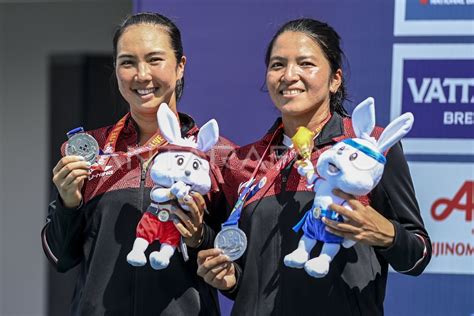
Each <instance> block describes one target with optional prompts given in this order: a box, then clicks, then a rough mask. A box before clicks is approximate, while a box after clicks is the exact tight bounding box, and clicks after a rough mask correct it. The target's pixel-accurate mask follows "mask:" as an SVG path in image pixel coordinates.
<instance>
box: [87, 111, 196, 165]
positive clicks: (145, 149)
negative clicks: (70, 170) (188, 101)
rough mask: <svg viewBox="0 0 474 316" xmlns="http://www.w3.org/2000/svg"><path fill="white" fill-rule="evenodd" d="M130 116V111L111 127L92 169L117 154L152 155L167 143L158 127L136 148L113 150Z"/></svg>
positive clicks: (129, 156)
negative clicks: (125, 150)
mask: <svg viewBox="0 0 474 316" xmlns="http://www.w3.org/2000/svg"><path fill="white" fill-rule="evenodd" d="M129 117H130V112H129V113H127V114H126V115H125V116H124V117H122V118H121V119H120V120H119V121H118V122H117V123H116V124H115V125H114V127H113V128H112V131H111V132H110V133H109V135H108V136H107V139H106V141H105V145H104V150H103V154H102V155H100V156H99V159H98V160H97V164H94V166H93V167H95V166H96V167H95V168H94V169H99V170H100V169H102V168H103V166H105V165H106V164H107V163H108V161H109V160H110V158H112V157H117V156H125V157H128V158H131V157H133V156H141V157H143V156H144V154H146V153H148V154H149V153H151V155H150V156H152V155H153V154H154V153H155V152H156V151H157V150H158V148H159V147H160V146H163V145H165V144H167V141H166V140H165V139H164V137H163V136H162V135H161V133H160V130H159V129H158V130H157V132H156V133H155V134H154V135H153V136H152V137H151V138H150V139H149V140H148V141H147V142H146V143H145V144H144V145H143V146H140V147H137V148H134V149H133V150H131V151H127V152H115V147H116V146H117V141H118V137H119V135H120V133H121V132H122V130H123V128H124V127H125V123H126V122H127V120H128V118H129ZM194 131H195V128H192V129H191V130H189V131H188V135H189V134H191V133H193V132H194Z"/></svg>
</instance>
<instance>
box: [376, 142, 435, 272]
mask: <svg viewBox="0 0 474 316" xmlns="http://www.w3.org/2000/svg"><path fill="white" fill-rule="evenodd" d="M370 198H371V205H372V207H373V208H375V209H376V210H378V211H379V212H380V213H381V214H382V215H384V216H385V218H387V219H388V220H390V222H391V223H392V224H393V226H394V229H395V237H394V239H393V244H392V245H391V246H389V247H387V248H378V247H377V248H376V251H377V252H378V253H379V254H380V255H382V257H383V258H384V259H385V260H387V262H388V263H389V264H390V265H391V266H392V267H393V268H394V269H395V270H396V271H398V272H400V273H404V274H409V275H419V274H421V273H422V272H423V270H424V269H425V267H426V266H427V265H428V263H429V261H430V259H431V242H430V238H429V236H428V232H427V231H426V229H425V227H424V224H423V220H422V218H421V214H420V209H419V206H418V202H417V200H416V196H415V189H414V187H413V183H412V180H411V176H410V170H409V168H408V164H407V162H406V159H405V156H404V154H403V149H402V146H401V144H400V143H398V144H396V145H395V146H393V147H392V148H391V149H390V151H389V152H388V154H387V165H386V166H385V170H384V174H383V176H382V179H381V181H380V183H379V184H378V185H377V187H376V188H375V189H374V190H373V191H372V193H371V194H370Z"/></svg>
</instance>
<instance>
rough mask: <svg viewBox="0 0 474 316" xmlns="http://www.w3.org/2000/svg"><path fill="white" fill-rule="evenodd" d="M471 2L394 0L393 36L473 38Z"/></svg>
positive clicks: (458, 0) (473, 24)
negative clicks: (459, 36)
mask: <svg viewBox="0 0 474 316" xmlns="http://www.w3.org/2000/svg"><path fill="white" fill-rule="evenodd" d="M473 10H474V0H397V1H395V17H394V34H395V35H396V36H399V35H400V36H405V35H413V36H419V35H433V36H437V35H474V27H473V26H474V19H473V16H474V15H473Z"/></svg>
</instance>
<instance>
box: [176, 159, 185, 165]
mask: <svg viewBox="0 0 474 316" xmlns="http://www.w3.org/2000/svg"><path fill="white" fill-rule="evenodd" d="M176 162H177V163H178V166H182V165H183V163H184V158H183V157H179V158H178V160H177V161H176Z"/></svg>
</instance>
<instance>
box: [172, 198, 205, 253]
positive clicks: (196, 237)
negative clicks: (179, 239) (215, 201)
mask: <svg viewBox="0 0 474 316" xmlns="http://www.w3.org/2000/svg"><path fill="white" fill-rule="evenodd" d="M183 202H184V204H185V205H186V206H187V208H188V209H189V212H187V211H184V210H182V209H181V208H180V207H175V208H172V210H171V212H172V213H173V214H175V215H176V216H177V217H178V218H179V221H175V222H174V226H176V229H177V230H178V231H179V233H180V234H181V235H182V236H183V237H184V241H185V242H186V245H188V246H189V247H192V248H196V247H197V246H199V245H200V244H201V241H202V236H203V232H204V231H203V217H204V212H205V211H206V202H205V201H204V198H203V197H202V195H201V194H199V193H197V192H190V193H189V195H186V196H185V197H184V198H183Z"/></svg>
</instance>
